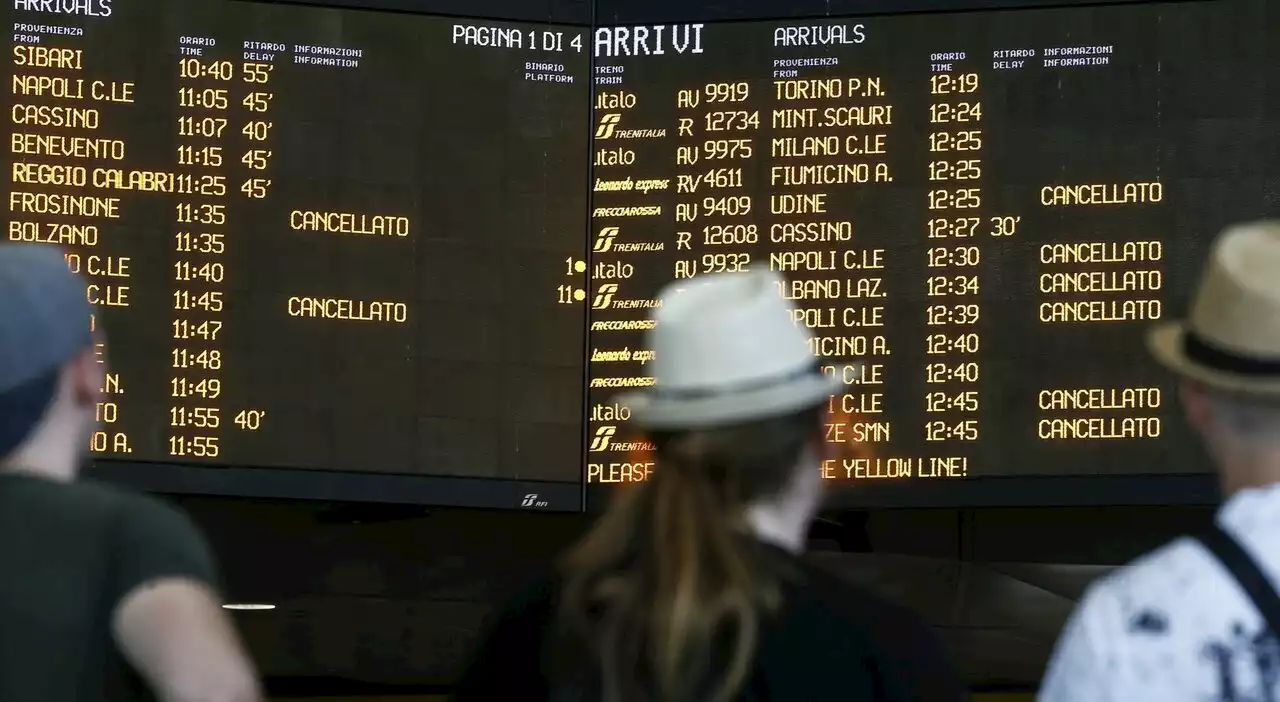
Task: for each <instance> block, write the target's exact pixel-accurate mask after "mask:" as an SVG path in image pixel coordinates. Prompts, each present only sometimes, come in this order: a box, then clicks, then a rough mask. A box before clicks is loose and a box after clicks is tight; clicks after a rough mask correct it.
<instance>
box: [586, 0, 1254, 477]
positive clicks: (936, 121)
mask: <svg viewBox="0 0 1280 702" xmlns="http://www.w3.org/2000/svg"><path fill="white" fill-rule="evenodd" d="M1268 12H1269V13H1270V15H1268V14H1267V13H1268ZM1275 13H1276V10H1275V8H1272V9H1270V10H1268V9H1267V8H1266V7H1265V4H1263V3H1258V4H1247V3H1185V4H1168V5H1151V4H1145V5H1131V6H1125V7H1090V8H1077V9H1060V10H1021V11H1010V12H998V13H961V14H953V15H913V16H899V17H872V18H865V19H860V20H845V21H832V20H826V19H824V20H821V21H811V22H794V23H778V22H744V23H725V24H706V25H679V26H674V27H672V26H667V27H660V26H649V27H644V26H639V27H625V28H610V29H601V30H597V33H596V36H595V39H596V42H595V51H596V64H595V66H594V68H593V76H594V78H595V83H596V89H597V91H596V94H595V104H594V107H595V116H594V124H595V141H594V147H593V152H594V171H593V190H594V192H593V198H594V199H593V208H594V211H593V215H594V216H593V219H592V223H593V229H592V236H593V240H592V241H593V247H592V267H591V272H592V274H593V278H594V279H593V280H592V283H591V286H592V287H591V291H590V292H591V295H590V298H591V305H590V307H591V336H590V345H591V349H592V351H591V361H590V373H591V381H590V385H591V390H590V393H591V410H590V413H591V416H590V420H591V431H590V442H589V447H588V448H589V451H588V457H589V458H588V466H589V472H588V478H589V480H591V481H598V482H627V481H633V480H640V479H643V478H644V477H645V476H646V475H647V474H648V473H649V471H651V470H654V469H655V467H654V466H653V465H652V464H651V463H650V462H649V461H648V460H647V459H646V458H645V456H644V453H643V449H644V448H646V447H645V445H644V443H643V440H642V439H640V438H638V437H636V436H635V435H634V433H631V432H629V431H628V429H627V421H626V420H627V416H628V412H627V410H626V408H624V407H619V406H616V405H614V404H611V403H610V401H609V398H610V397H611V396H613V395H614V394H615V393H617V392H619V390H621V389H625V388H629V387H640V386H644V385H646V384H649V383H652V378H650V377H649V376H650V374H649V373H647V372H646V367H647V362H648V361H649V360H650V358H651V355H650V354H651V351H650V350H648V349H645V348H644V346H643V342H642V336H641V334H642V331H641V328H642V327H645V326H646V325H647V323H646V322H645V321H643V320H644V319H645V316H646V313H648V312H651V311H652V310H651V309H650V308H649V306H650V305H651V304H652V302H651V298H652V295H653V293H654V291H655V289H656V288H657V287H658V285H659V284H660V283H663V282H666V281H668V280H671V279H672V278H675V279H681V278H687V277H689V276H692V275H695V274H701V273H713V272H732V271H737V270H742V269H744V268H746V267H747V266H758V267H768V268H769V269H772V270H774V271H778V272H780V273H782V274H783V275H784V276H786V277H787V282H786V284H785V285H784V286H783V289H782V293H783V294H784V295H785V296H786V297H787V298H789V299H791V300H793V301H795V303H796V304H797V305H798V307H799V308H800V310H799V312H798V314H797V317H796V321H797V322H798V323H801V324H804V325H806V326H808V327H810V328H811V329H812V331H813V334H814V335H815V341H814V344H813V351H814V352H815V353H816V354H817V355H818V356H820V357H821V358H822V359H823V363H824V366H825V370H826V372H828V373H831V374H833V375H835V376H837V377H840V378H843V379H845V381H846V385H845V389H844V392H843V393H841V394H838V395H835V396H833V397H832V398H831V401H830V407H829V409H830V410H831V411H832V414H833V419H832V421H831V423H830V424H828V426H827V429H826V434H827V440H828V441H830V442H832V443H835V444H840V445H842V446H845V447H847V448H848V449H849V450H848V451H845V452H843V457H841V458H839V459H833V460H831V461H829V462H828V463H827V465H826V466H825V467H824V469H823V474H824V476H825V477H827V478H831V479H834V480H850V481H857V480H881V479H886V480H902V481H908V480H957V479H963V478H966V477H980V476H985V477H991V476H1013V475H1073V474H1074V475H1079V474H1087V473H1122V472H1124V473H1150V472H1172V473H1177V472H1192V471H1195V470H1198V469H1199V467H1200V465H1202V464H1201V463H1200V458H1199V455H1200V454H1199V453H1198V452H1197V451H1195V450H1193V441H1192V440H1191V439H1190V438H1189V436H1188V434H1189V432H1188V431H1187V430H1186V429H1185V428H1184V425H1183V424H1182V422H1181V421H1180V420H1179V418H1178V415H1177V402H1176V398H1175V393H1176V391H1175V388H1174V387H1173V385H1172V384H1171V383H1170V382H1168V379H1167V376H1166V374H1164V373H1162V372H1161V371H1159V370H1158V369H1157V368H1156V367H1155V366H1154V364H1153V363H1151V362H1150V361H1148V360H1147V357H1146V355H1145V353H1144V351H1143V340H1142V336H1143V333H1144V331H1145V330H1146V329H1147V328H1148V327H1149V326H1151V325H1152V324H1153V323H1155V322H1157V321H1160V320H1164V319H1168V318H1172V317H1176V316H1179V315H1181V314H1182V313H1183V311H1184V309H1185V303H1186V299H1187V296H1188V293H1189V291H1190V289H1191V288H1192V286H1193V284H1194V277H1195V276H1196V274H1197V273H1198V267H1199V265H1200V259H1201V257H1202V256H1203V254H1204V253H1205V245H1206V243H1207V242H1208V241H1209V238H1210V236H1211V235H1212V234H1213V233H1215V231H1216V230H1217V229H1218V228H1219V227H1221V226H1222V225H1223V224H1225V223H1227V222H1230V221H1232V220H1239V219H1247V218H1251V217H1257V216H1260V215H1263V214H1271V215H1275V214H1277V213H1280V180H1278V176H1280V161H1277V158H1276V157H1277V155H1278V154H1280V149H1278V147H1280V140H1278V139H1277V136H1276V134H1277V131H1278V129H1280V68H1277V66H1278V65H1280V64H1278V63H1277V61H1276V59H1277V58H1278V55H1277V54H1276V48H1275V44H1274V42H1270V44H1269V45H1270V47H1271V48H1270V52H1271V53H1270V54H1267V53H1266V51H1267V50H1266V48H1265V47H1267V46H1268V43H1267V42H1266V41H1265V40H1264V38H1263V35H1262V33H1261V32H1262V30H1261V29H1260V27H1263V26H1266V27H1271V28H1273V29H1274V28H1275V27H1276V26H1280V24H1277V23H1276V20H1277V19H1280V17H1278V16H1277V15H1276V14H1275ZM1255 22H1256V23H1258V25H1257V26H1255V25H1254V24H1253V23H1255ZM855 361H857V362H861V363H864V364H865V373H864V374H863V375H862V377H861V378H859V377H857V376H856V373H855V372H854V369H855V367H856V366H855V363H854V362H855ZM656 469H657V470H660V469H661V468H660V467H659V468H656Z"/></svg>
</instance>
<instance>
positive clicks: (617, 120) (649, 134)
mask: <svg viewBox="0 0 1280 702" xmlns="http://www.w3.org/2000/svg"><path fill="white" fill-rule="evenodd" d="M620 124H622V113H621V112H607V113H605V114H603V115H601V116H600V124H598V125H596V139H658V138H661V137H665V136H666V135H667V130H666V129H619V128H618V126H619V125H620Z"/></svg>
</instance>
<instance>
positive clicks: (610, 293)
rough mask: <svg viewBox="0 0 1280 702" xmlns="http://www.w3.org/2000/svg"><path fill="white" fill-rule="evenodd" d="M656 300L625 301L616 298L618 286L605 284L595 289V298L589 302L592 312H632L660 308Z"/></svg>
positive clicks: (659, 303) (660, 304)
mask: <svg viewBox="0 0 1280 702" xmlns="http://www.w3.org/2000/svg"><path fill="white" fill-rule="evenodd" d="M661 306H662V303H661V302H659V301H658V300H625V299H622V298H620V297H618V284H617V283H605V284H604V285H601V286H600V287H598V288H596V296H595V298H593V299H592V300H591V309H593V310H634V309H648V308H651V307H661Z"/></svg>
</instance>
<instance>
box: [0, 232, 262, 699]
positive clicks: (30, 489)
mask: <svg viewBox="0 0 1280 702" xmlns="http://www.w3.org/2000/svg"><path fill="white" fill-rule="evenodd" d="M91 314H92V308H91V307H90V306H89V304H88V302H87V300H86V296H85V284H84V282H83V281H82V280H80V279H79V278H77V277H76V276H74V275H72V274H71V273H70V272H69V271H68V269H67V265H66V261H65V259H64V257H63V255H62V253H61V252H60V251H58V250H57V249H55V248H52V247H46V246H33V245H0V700H3V702H64V701H65V702H73V701H74V702H97V701H99V700H101V701H104V702H105V701H107V700H112V701H114V700H133V699H148V698H149V696H148V695H147V692H148V688H150V693H151V696H153V697H154V698H156V699H159V700H162V701H165V702H168V701H170V700H172V701H178V700H181V701H183V702H256V701H257V700H258V699H259V693H258V687H257V682H256V679H255V676H254V673H253V669H252V665H251V664H250V663H249V660H248V657H247V656H246V655H245V653H244V651H243V648H242V646H241V644H240V642H239V638H238V637H237V635H236V633H235V630H234V627H233V626H232V623H231V622H230V620H229V618H228V617H227V616H226V614H225V613H224V612H223V610H222V609H221V607H220V602H219V598H218V595H217V594H216V591H215V589H214V586H213V583H214V582H215V568H214V563H213V557H212V555H211V554H210V552H209V549H208V547H207V546H206V545H205V543H204V540H203V539H202V538H201V536H200V534H199V532H198V531H197V530H196V528H195V526H194V525H193V524H192V523H191V522H190V521H189V520H188V519H187V518H186V517H185V516H183V515H182V514H181V513H179V512H177V511H176V510H174V509H172V508H169V507H167V506H165V505H163V504H162V503H160V502H158V501H155V500H152V499H150V498H147V497H143V496H140V495H132V494H129V493H126V492H122V491H117V490H114V489H110V488H107V487H105V486H99V485H93V484H88V483H77V482H75V479H76V476H77V473H78V471H79V467H80V463H81V461H82V459H83V458H84V454H85V452H86V450H87V447H88V443H89V437H90V435H91V433H92V431H93V430H94V424H95V422H94V414H95V408H96V404H97V402H98V400H99V393H100V390H99V388H101V387H102V384H103V381H104V371H103V367H102V365H101V364H100V363H99V359H98V358H97V357H96V356H95V354H94V351H93V336H92V334H91V332H90V324H91Z"/></svg>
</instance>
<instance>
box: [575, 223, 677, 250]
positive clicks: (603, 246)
mask: <svg viewBox="0 0 1280 702" xmlns="http://www.w3.org/2000/svg"><path fill="white" fill-rule="evenodd" d="M621 231H622V229H621V227H605V228H603V229H601V230H600V233H599V234H596V241H595V244H593V245H592V246H591V250H592V251H593V252H595V253H630V252H633V251H635V252H640V251H661V250H662V242H661V241H643V242H636V243H630V244H628V243H624V242H619V241H617V238H618V233H619V232H621Z"/></svg>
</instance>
